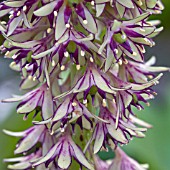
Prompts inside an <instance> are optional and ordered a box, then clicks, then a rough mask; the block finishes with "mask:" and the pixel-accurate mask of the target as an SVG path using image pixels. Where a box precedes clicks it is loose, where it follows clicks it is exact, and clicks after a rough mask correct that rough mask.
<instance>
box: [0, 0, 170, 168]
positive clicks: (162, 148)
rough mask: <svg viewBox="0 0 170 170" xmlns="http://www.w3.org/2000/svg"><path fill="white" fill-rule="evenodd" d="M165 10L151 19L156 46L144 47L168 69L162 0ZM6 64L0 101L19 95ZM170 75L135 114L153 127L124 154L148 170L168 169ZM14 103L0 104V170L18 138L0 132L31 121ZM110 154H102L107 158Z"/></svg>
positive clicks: (167, 21) (0, 71) (167, 19)
mask: <svg viewBox="0 0 170 170" xmlns="http://www.w3.org/2000/svg"><path fill="white" fill-rule="evenodd" d="M163 3H164V5H165V10H164V12H163V14H162V15H157V16H156V17H155V18H152V19H160V20H161V22H162V23H161V25H163V26H164V31H163V32H162V33H161V34H160V35H159V36H158V37H157V38H155V41H156V46H155V47H153V48H148V50H147V54H146V55H147V58H149V57H151V56H153V55H154V56H156V57H157V65H164V66H170V1H169V0H163ZM9 63H10V61H8V60H7V59H3V57H1V58H0V99H2V98H7V97H10V95H11V93H12V94H19V93H21V92H20V91H19V90H18V85H19V81H20V80H19V75H18V74H17V73H15V72H13V71H11V70H10V69H9V68H8V65H9ZM169 89H170V73H165V75H164V77H163V78H162V80H161V81H160V84H159V85H158V86H156V87H155V90H156V91H157V92H158V96H157V97H156V99H155V100H154V101H151V106H150V107H145V110H144V111H140V113H139V114H138V115H139V117H140V118H142V119H143V120H146V121H147V122H149V123H151V124H152V125H153V128H152V129H150V130H148V132H147V133H146V138H144V139H134V140H133V141H131V143H130V144H129V145H128V146H124V147H123V148H124V150H126V152H127V153H128V154H129V155H130V156H132V157H134V158H135V159H137V160H138V161H139V162H141V163H146V162H147V163H149V165H150V168H149V170H170V90H169ZM15 106H16V105H15V104H2V103H0V111H1V112H0V170H6V165H5V163H3V162H2V160H3V158H7V157H13V150H14V148H15V145H16V142H17V140H18V139H16V138H13V137H9V136H6V135H4V134H3V133H2V129H9V130H12V131H21V130H24V129H26V128H27V127H29V126H30V125H31V120H29V119H28V120H27V121H23V120H22V115H18V114H16V112H15ZM111 156H112V154H110V153H107V154H104V153H102V157H103V158H105V159H107V158H110V157H111Z"/></svg>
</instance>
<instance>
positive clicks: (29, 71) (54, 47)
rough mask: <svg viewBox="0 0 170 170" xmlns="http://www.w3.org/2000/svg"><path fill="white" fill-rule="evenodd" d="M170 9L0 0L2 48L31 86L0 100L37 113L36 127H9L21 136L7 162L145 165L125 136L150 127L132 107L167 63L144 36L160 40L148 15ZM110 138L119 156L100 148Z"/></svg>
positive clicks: (114, 0) (95, 167)
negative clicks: (108, 156)
mask: <svg viewBox="0 0 170 170" xmlns="http://www.w3.org/2000/svg"><path fill="white" fill-rule="evenodd" d="M163 9H164V7H163V5H162V3H161V1H160V0H127V1H126V0H92V1H91V0H6V1H2V2H1V3H0V19H1V22H0V32H1V34H2V35H3V36H4V39H5V40H4V42H3V44H2V45H1V47H0V50H1V52H2V53H4V55H5V58H9V59H11V60H12V63H11V64H10V67H11V69H13V70H15V71H18V72H20V75H21V79H22V81H21V83H20V88H21V89H22V90H26V91H27V93H25V94H24V95H22V96H17V95H14V96H13V97H12V98H9V99H4V100H3V102H19V104H18V106H17V113H19V114H23V115H24V120H26V119H27V117H28V116H31V115H32V114H33V121H32V123H33V126H32V127H30V128H29V129H27V130H25V131H22V132H11V131H8V130H4V133H6V134H7V135H11V136H14V137H20V138H21V139H20V140H19V142H18V144H17V145H16V149H15V151H14V153H15V154H16V155H18V154H20V156H19V157H15V158H7V159H5V160H4V161H5V162H8V163H9V165H8V168H9V169H14V170H18V169H20V170H31V169H36V170H46V169H49V170H61V169H70V170H73V169H74V170H79V169H89V170H134V169H135V170H146V169H148V165H146V164H145V165H140V164H139V163H138V162H136V161H135V160H134V159H132V158H130V157H128V156H127V155H126V154H125V153H124V152H123V150H122V149H121V146H122V145H127V144H128V143H129V142H130V140H132V139H133V138H134V137H138V138H142V137H144V136H145V134H144V133H145V131H146V130H147V128H151V125H150V124H148V123H146V122H144V121H142V120H140V119H138V118H137V116H136V115H135V113H134V110H133V108H134V107H136V108H137V109H138V110H142V109H144V106H143V104H146V105H149V102H148V100H150V99H153V98H154V96H155V95H156V92H155V91H154V90H153V89H152V86H154V85H156V84H158V83H159V80H160V78H161V77H162V75H163V74H162V72H164V71H169V68H168V67H157V66H153V64H155V61H156V58H155V57H151V59H150V60H149V61H147V62H146V61H145V57H144V53H145V52H146V51H145V46H150V47H152V46H154V45H155V42H154V41H153V37H155V36H157V35H158V34H159V33H160V32H161V31H162V30H163V28H162V27H159V26H158V25H159V24H160V23H159V21H150V20H149V19H148V18H149V17H150V16H151V15H153V14H160V13H161V11H162V10H163ZM6 16H8V19H7V17H6ZM159 72H161V73H160V74H158V75H156V73H159ZM39 118H41V119H39ZM108 148H111V149H112V150H113V152H115V157H114V159H113V160H108V161H103V160H101V159H100V158H99V157H98V156H97V153H98V152H100V151H101V150H106V151H107V150H108ZM21 154H23V156H22V155H21ZM10 163H11V164H10Z"/></svg>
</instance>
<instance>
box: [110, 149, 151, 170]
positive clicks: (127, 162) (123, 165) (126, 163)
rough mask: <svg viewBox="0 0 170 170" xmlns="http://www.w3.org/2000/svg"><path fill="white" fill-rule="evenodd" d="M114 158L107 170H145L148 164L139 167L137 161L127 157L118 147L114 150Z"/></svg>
mask: <svg viewBox="0 0 170 170" xmlns="http://www.w3.org/2000/svg"><path fill="white" fill-rule="evenodd" d="M115 154H116V156H115V158H114V159H113V162H112V164H111V165H110V167H109V168H108V170H114V169H116V170H134V169H135V170H147V169H148V164H144V165H140V164H139V163H138V162H137V161H135V160H134V159H132V158H130V157H129V156H127V155H126V154H125V153H124V152H123V150H121V149H120V148H119V147H118V148H117V149H116V150H115Z"/></svg>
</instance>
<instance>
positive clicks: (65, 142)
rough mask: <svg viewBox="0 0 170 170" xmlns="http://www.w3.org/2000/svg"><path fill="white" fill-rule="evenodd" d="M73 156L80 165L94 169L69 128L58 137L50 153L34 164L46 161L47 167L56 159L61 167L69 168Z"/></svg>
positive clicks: (90, 169)
mask: <svg viewBox="0 0 170 170" xmlns="http://www.w3.org/2000/svg"><path fill="white" fill-rule="evenodd" d="M71 157H74V159H75V160H76V161H77V162H78V163H79V164H80V165H83V166H85V167H86V168H87V169H89V170H94V168H93V166H92V165H91V164H90V163H89V162H88V161H87V159H86V158H85V156H84V154H83V152H82V151H81V149H80V148H79V147H78V146H77V145H76V144H75V143H74V142H73V140H72V138H71V136H70V134H69V132H68V129H67V130H66V131H65V132H64V134H62V136H61V137H60V138H59V139H58V142H57V143H56V144H55V145H54V146H53V147H51V149H50V150H49V151H48V153H47V154H46V155H45V156H43V157H42V158H41V159H39V160H38V161H36V162H35V163H34V164H33V166H38V165H40V164H42V163H45V165H46V167H48V165H49V164H50V163H51V162H52V161H53V160H56V162H57V165H58V166H59V168H61V169H68V168H69V166H70V165H71V162H72V160H71Z"/></svg>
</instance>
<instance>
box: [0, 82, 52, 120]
mask: <svg viewBox="0 0 170 170" xmlns="http://www.w3.org/2000/svg"><path fill="white" fill-rule="evenodd" d="M17 101H22V102H21V103H20V104H19V105H18V107H17V112H18V113H21V114H23V113H24V114H29V113H30V112H32V111H33V110H34V109H36V108H37V107H38V106H40V108H41V112H42V118H43V119H44V120H46V119H48V118H50V117H51V116H52V115H53V109H54V106H53V99H52V94H51V89H50V88H49V87H48V86H47V84H46V83H45V84H43V85H42V86H40V87H38V88H37V89H35V90H33V91H31V92H28V93H26V94H25V95H23V96H15V97H13V98H11V99H5V100H3V102H17Z"/></svg>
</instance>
